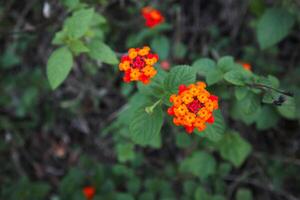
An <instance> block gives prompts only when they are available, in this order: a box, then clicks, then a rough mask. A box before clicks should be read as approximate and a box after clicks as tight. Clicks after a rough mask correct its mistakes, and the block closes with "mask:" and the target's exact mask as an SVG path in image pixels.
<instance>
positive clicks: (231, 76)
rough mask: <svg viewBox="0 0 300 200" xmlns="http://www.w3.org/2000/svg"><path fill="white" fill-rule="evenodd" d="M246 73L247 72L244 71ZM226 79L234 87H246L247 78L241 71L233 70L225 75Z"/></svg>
mask: <svg viewBox="0 0 300 200" xmlns="http://www.w3.org/2000/svg"><path fill="white" fill-rule="evenodd" d="M243 71H245V70H243ZM224 79H225V80H226V81H227V82H229V83H232V84H233V85H238V86H244V85H245V76H244V74H243V73H242V71H241V70H231V71H229V72H227V73H226V74H224Z"/></svg>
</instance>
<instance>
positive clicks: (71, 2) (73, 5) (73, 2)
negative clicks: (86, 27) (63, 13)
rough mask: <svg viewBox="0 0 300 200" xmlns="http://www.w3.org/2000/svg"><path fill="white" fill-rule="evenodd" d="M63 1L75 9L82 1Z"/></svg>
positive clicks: (71, 8)
mask: <svg viewBox="0 0 300 200" xmlns="http://www.w3.org/2000/svg"><path fill="white" fill-rule="evenodd" d="M62 3H63V4H64V5H65V6H66V7H68V8H69V9H70V10H73V9H75V8H76V7H77V6H78V5H79V3H80V1H79V0H62Z"/></svg>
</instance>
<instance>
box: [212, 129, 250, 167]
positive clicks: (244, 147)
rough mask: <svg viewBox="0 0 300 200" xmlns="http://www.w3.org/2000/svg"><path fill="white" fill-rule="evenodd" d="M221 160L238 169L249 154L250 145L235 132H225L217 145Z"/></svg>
mask: <svg viewBox="0 0 300 200" xmlns="http://www.w3.org/2000/svg"><path fill="white" fill-rule="evenodd" d="M217 146H218V148H219V151H220V154H221V156H222V158H224V159H225V160H228V161H230V162H232V164H233V165H234V166H236V167H239V166H241V165H242V164H243V162H244V161H245V160H246V158H247V157H248V155H249V154H250V152H251V145H250V144H249V143H248V142H247V141H246V140H244V139H243V138H242V137H241V136H240V135H239V134H238V133H237V132H236V131H230V132H227V133H226V134H225V135H224V137H223V138H222V140H220V141H219V143H218V145H217Z"/></svg>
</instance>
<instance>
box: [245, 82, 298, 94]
mask: <svg viewBox="0 0 300 200" xmlns="http://www.w3.org/2000/svg"><path fill="white" fill-rule="evenodd" d="M248 86H250V87H257V88H260V89H263V88H268V89H270V90H274V91H276V92H278V93H280V94H283V95H286V96H289V97H293V96H294V94H293V93H291V92H286V91H282V90H278V89H276V88H273V87H270V86H267V85H263V84H259V83H254V84H248Z"/></svg>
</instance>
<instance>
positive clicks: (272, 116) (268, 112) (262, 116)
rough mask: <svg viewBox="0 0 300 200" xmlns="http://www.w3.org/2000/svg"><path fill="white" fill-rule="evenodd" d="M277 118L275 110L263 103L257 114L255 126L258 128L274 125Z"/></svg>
mask: <svg viewBox="0 0 300 200" xmlns="http://www.w3.org/2000/svg"><path fill="white" fill-rule="evenodd" d="M278 120H279V116H278V113H276V110H275V109H274V108H273V107H271V106H269V105H264V106H262V108H261V109H260V111H259V113H258V114H257V117H256V127H257V129H258V130H265V129H269V128H271V127H273V126H275V125H276V124H277V122H278Z"/></svg>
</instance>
